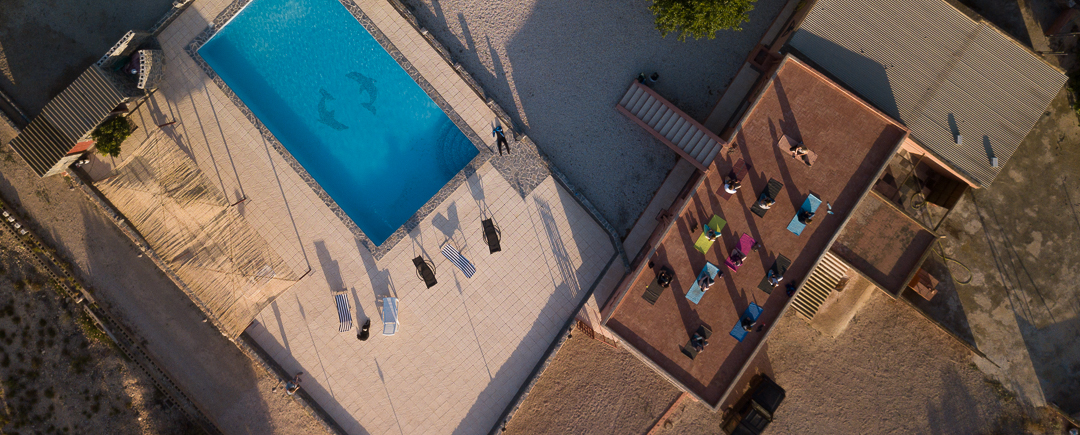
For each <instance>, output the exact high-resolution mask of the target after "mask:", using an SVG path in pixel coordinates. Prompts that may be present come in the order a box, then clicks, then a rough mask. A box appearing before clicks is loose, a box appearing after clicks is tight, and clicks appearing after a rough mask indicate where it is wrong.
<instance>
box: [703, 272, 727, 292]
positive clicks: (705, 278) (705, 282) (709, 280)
mask: <svg viewBox="0 0 1080 435" xmlns="http://www.w3.org/2000/svg"><path fill="white" fill-rule="evenodd" d="M721 273H723V272H721ZM721 276H723V275H716V277H717V278H719V277H721ZM714 282H716V281H715V280H714V279H713V278H712V277H710V276H709V274H707V273H706V274H704V275H702V276H701V279H699V280H698V282H697V283H698V286H700V287H701V291H706V290H708V289H709V287H711V286H712V285H713V283H714Z"/></svg>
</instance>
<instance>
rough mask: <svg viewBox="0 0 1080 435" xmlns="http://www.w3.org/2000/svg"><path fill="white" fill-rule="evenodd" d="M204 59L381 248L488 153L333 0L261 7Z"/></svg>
mask: <svg viewBox="0 0 1080 435" xmlns="http://www.w3.org/2000/svg"><path fill="white" fill-rule="evenodd" d="M199 55H200V56H201V57H202V58H203V60H204V61H206V63H207V64H208V65H209V66H210V67H211V68H213V70H214V72H215V73H217V75H218V76H219V77H221V79H222V80H223V81H224V82H225V84H227V85H228V86H229V88H230V89H231V90H232V91H233V92H234V93H235V94H236V95H237V97H239V98H240V100H242V101H243V102H244V104H245V105H246V106H247V107H248V109H250V110H251V112H252V113H253V114H254V115H255V116H257V117H258V118H259V120H260V121H261V122H262V123H263V124H264V125H266V127H267V129H269V130H270V132H271V133H273V135H274V137H275V138H277V140H278V141H280V142H281V144H282V145H283V146H284V147H285V148H286V149H287V150H288V151H289V153H290V154H292V156H293V157H294V158H295V159H296V161H297V162H298V163H300V165H301V166H303V167H304V170H306V171H307V172H308V173H309V174H311V177H312V178H314V179H315V181H316V182H318V183H319V186H321V187H322V188H323V190H325V191H326V193H327V194H329V195H330V197H331V198H332V199H333V200H334V202H335V203H337V205H338V206H339V207H340V208H341V209H342V211H344V212H345V213H346V214H347V215H348V216H349V218H351V219H352V220H353V222H355V223H356V225H357V226H359V227H360V229H361V230H362V231H363V232H364V234H365V235H366V236H367V237H368V239H370V240H371V242H372V243H374V244H375V245H380V244H382V243H383V242H384V241H385V240H386V239H387V238H388V237H390V235H392V234H393V233H394V231H396V230H397V229H398V228H399V227H401V225H402V224H404V223H405V222H406V221H408V220H409V218H410V217H412V216H413V215H414V214H415V213H416V211H417V210H419V209H420V208H421V207H422V206H423V205H424V204H425V203H426V202H427V201H428V200H430V199H431V198H432V197H433V196H434V195H435V194H436V193H437V192H438V191H439V189H441V188H442V187H443V186H444V185H445V184H446V183H447V182H448V181H450V179H451V178H453V177H454V175H456V174H457V173H458V172H459V171H460V170H461V169H462V168H464V167H465V165H467V164H468V163H469V162H470V161H471V160H472V159H473V158H474V157H476V156H477V154H478V153H479V151H478V150H477V148H476V146H474V145H473V144H472V142H470V141H469V139H468V138H467V137H466V136H465V135H464V134H463V133H462V132H461V130H459V129H458V127H457V126H456V125H454V123H453V121H451V120H450V118H449V117H448V116H447V115H446V113H444V112H443V111H442V109H440V108H439V106H438V105H436V104H435V102H434V101H432V99H431V97H429V96H428V95H427V94H426V93H425V92H424V90H423V89H421V88H420V86H419V85H417V83H416V82H415V81H414V80H413V79H412V77H410V76H409V74H408V73H407V72H405V70H404V69H402V68H401V66H400V65H399V64H398V62H397V61H396V60H394V58H393V57H391V56H390V54H389V53H387V52H386V50H384V49H383V47H382V46H381V45H379V43H378V42H377V41H376V40H375V39H374V38H373V37H372V36H371V34H369V33H368V32H367V30H366V29H364V27H363V26H361V25H360V23H359V22H357V21H356V19H355V18H354V17H353V16H352V15H351V14H350V13H349V12H348V11H347V10H346V9H345V7H344V6H342V5H341V3H339V2H338V1H336V0H302V1H301V0H253V1H252V2H251V3H250V4H248V5H247V6H246V7H245V8H244V9H243V10H242V11H240V13H238V14H237V15H236V16H235V17H234V18H233V19H232V21H230V22H229V23H228V24H226V25H225V26H224V27H223V28H222V29H221V30H220V31H218V32H217V34H216V35H214V36H213V37H212V38H211V39H210V40H209V41H207V42H206V43H205V44H203V46H202V47H201V48H199Z"/></svg>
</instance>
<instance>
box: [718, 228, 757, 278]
mask: <svg viewBox="0 0 1080 435" xmlns="http://www.w3.org/2000/svg"><path fill="white" fill-rule="evenodd" d="M754 242H755V240H754V238H753V237H750V235H749V234H746V233H743V235H742V237H740V238H739V243H738V244H737V245H735V248H734V249H732V250H731V253H732V254H734V253H735V251H739V252H740V253H741V254H742V255H743V257H745V256H746V253H747V252H750V248H753V247H754ZM724 264H726V265H727V267H728V269H731V270H733V271H736V272H738V271H739V266H736V265H735V263H732V262H731V254H728V257H727V258H725V259H724Z"/></svg>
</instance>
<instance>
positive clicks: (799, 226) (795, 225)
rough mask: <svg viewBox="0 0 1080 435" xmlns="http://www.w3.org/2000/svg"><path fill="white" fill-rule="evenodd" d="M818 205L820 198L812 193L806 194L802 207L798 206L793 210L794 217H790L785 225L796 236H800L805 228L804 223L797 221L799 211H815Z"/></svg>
mask: <svg viewBox="0 0 1080 435" xmlns="http://www.w3.org/2000/svg"><path fill="white" fill-rule="evenodd" d="M820 206H821V198H818V197H816V196H814V194H810V195H807V196H806V201H803V203H802V207H799V211H797V212H795V217H793V218H791V223H789V224H788V226H787V229H788V231H791V232H793V233H795V235H796V236H801V235H802V232H803V230H804V229H806V224H804V223H802V222H799V213H802V212H804V211H808V212H811V213H816V212H817V209H818V207H820Z"/></svg>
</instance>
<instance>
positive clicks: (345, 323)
mask: <svg viewBox="0 0 1080 435" xmlns="http://www.w3.org/2000/svg"><path fill="white" fill-rule="evenodd" d="M334 302H337V318H338V322H339V323H340V324H341V325H340V326H339V327H338V332H345V331H348V330H350V329H352V308H350V307H349V296H348V294H346V293H345V291H344V290H342V291H340V292H335V293H334Z"/></svg>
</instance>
